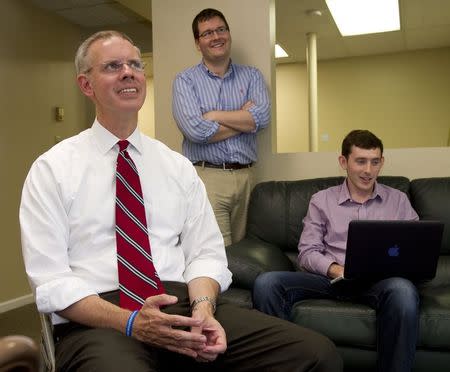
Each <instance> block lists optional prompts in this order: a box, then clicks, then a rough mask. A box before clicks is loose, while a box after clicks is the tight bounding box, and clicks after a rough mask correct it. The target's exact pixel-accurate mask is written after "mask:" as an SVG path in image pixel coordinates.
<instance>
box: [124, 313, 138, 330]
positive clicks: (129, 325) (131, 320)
mask: <svg viewBox="0 0 450 372" xmlns="http://www.w3.org/2000/svg"><path fill="white" fill-rule="evenodd" d="M138 312H139V311H138V310H134V311H133V312H132V313H131V315H130V317H129V318H128V321H127V327H126V328H125V334H126V335H127V336H129V337H131V333H132V331H133V323H134V318H136V315H137V314H138Z"/></svg>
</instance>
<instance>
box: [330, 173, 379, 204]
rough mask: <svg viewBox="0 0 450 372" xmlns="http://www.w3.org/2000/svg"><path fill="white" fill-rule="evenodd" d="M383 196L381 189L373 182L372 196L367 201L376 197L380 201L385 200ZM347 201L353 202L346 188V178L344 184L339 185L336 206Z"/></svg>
mask: <svg viewBox="0 0 450 372" xmlns="http://www.w3.org/2000/svg"><path fill="white" fill-rule="evenodd" d="M385 196H386V194H385V192H384V190H383V189H382V188H380V187H379V186H378V182H377V181H375V185H374V188H373V192H372V196H371V197H370V198H369V200H372V199H375V198H377V197H378V198H380V199H381V200H383V199H384V198H385ZM348 200H353V199H352V197H351V196H350V190H349V189H348V186H347V178H345V180H344V182H343V183H342V185H341V190H340V192H339V198H338V204H339V205H341V204H343V203H345V202H346V201H348Z"/></svg>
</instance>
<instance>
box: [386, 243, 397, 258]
mask: <svg viewBox="0 0 450 372" xmlns="http://www.w3.org/2000/svg"><path fill="white" fill-rule="evenodd" d="M388 255H389V256H390V257H398V256H399V255H400V247H399V246H398V245H397V244H396V245H394V246H393V247H390V248H389V249H388Z"/></svg>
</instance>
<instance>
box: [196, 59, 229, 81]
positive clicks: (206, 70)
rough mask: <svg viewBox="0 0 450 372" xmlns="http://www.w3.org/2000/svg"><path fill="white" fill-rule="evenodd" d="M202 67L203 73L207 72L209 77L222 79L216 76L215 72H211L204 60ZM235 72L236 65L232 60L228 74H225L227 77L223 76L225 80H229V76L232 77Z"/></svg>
mask: <svg viewBox="0 0 450 372" xmlns="http://www.w3.org/2000/svg"><path fill="white" fill-rule="evenodd" d="M200 67H201V68H202V69H203V71H205V72H206V73H207V74H208V75H210V76H212V77H216V78H218V77H220V76H218V75H217V74H215V73H214V72H211V71H209V69H208V66H206V64H205V61H204V60H203V59H202V62H201V63H200ZM233 72H234V63H233V61H232V60H231V59H230V64H229V65H228V70H227V72H225V75H223V79H225V78H227V77H228V76H229V75H231V74H232V73H233Z"/></svg>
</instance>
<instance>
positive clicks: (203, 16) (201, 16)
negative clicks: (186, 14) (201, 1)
mask: <svg viewBox="0 0 450 372" xmlns="http://www.w3.org/2000/svg"><path fill="white" fill-rule="evenodd" d="M214 17H219V18H220V19H222V21H223V22H224V23H225V26H226V27H227V29H228V30H229V29H230V27H229V26H228V22H227V20H226V19H225V16H224V15H223V14H222V12H220V11H218V10H217V9H212V8H207V9H203V10H202V11H201V12H200V13H198V14H197V15H196V16H195V18H194V20H193V21H192V32H193V34H194V39H195V40H198V38H199V37H200V35H199V33H198V24H199V23H200V22H205V21H208V20H210V19H211V18H214Z"/></svg>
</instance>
